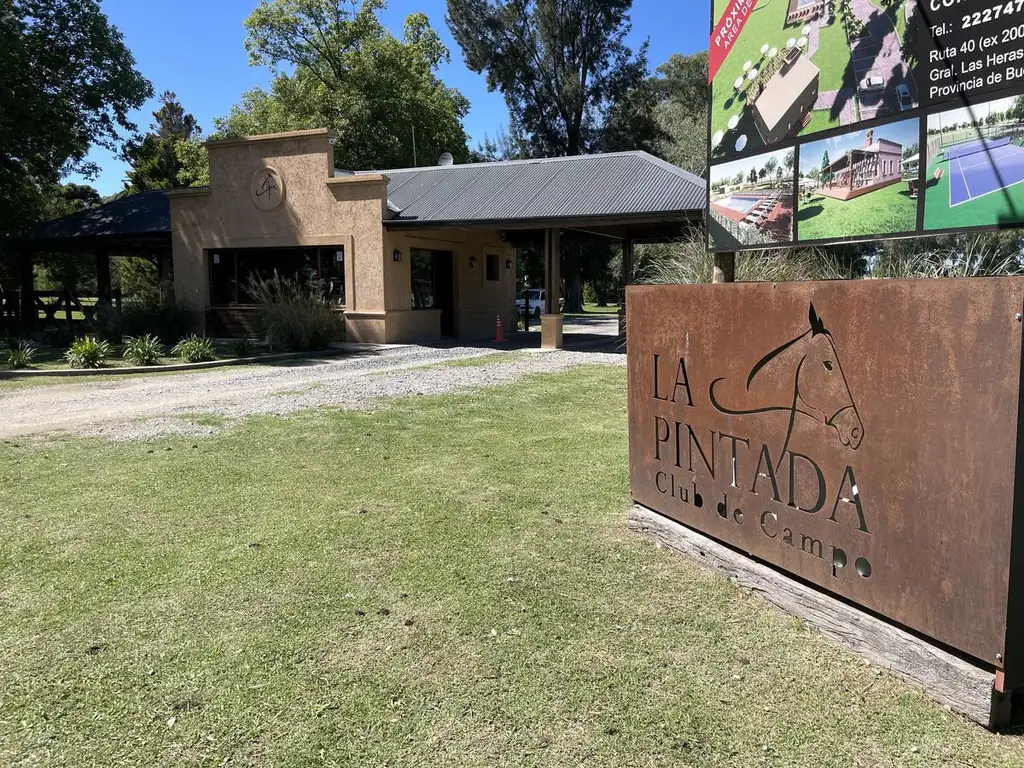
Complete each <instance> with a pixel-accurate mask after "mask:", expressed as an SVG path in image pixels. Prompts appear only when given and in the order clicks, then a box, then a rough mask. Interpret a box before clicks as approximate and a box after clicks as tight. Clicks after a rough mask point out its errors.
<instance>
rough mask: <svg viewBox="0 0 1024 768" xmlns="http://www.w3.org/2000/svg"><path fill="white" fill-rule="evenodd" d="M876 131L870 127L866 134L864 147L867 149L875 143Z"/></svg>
mask: <svg viewBox="0 0 1024 768" xmlns="http://www.w3.org/2000/svg"><path fill="white" fill-rule="evenodd" d="M874 139H875V132H874V130H872V129H870V128H869V129H868V131H867V133H865V134H864V148H865V149H867V148H868V147H870V146H871V145H872V144H873V143H874Z"/></svg>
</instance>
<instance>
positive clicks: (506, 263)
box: [505, 259, 512, 269]
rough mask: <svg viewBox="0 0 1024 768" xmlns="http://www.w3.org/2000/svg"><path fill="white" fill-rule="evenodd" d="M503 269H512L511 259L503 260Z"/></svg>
mask: <svg viewBox="0 0 1024 768" xmlns="http://www.w3.org/2000/svg"><path fill="white" fill-rule="evenodd" d="M505 269H512V259H505Z"/></svg>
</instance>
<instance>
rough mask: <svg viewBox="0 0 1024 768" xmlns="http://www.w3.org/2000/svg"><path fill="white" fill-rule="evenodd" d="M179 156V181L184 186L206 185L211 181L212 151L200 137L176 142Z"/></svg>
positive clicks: (175, 152)
mask: <svg viewBox="0 0 1024 768" xmlns="http://www.w3.org/2000/svg"><path fill="white" fill-rule="evenodd" d="M174 154H175V156H176V157H177V158H178V181H179V182H180V184H181V186H183V187H204V186H207V185H208V184H209V183H210V153H209V151H207V149H206V145H205V144H203V143H202V142H201V141H200V140H199V137H198V136H196V137H193V138H191V139H188V140H179V141H176V142H175V143H174Z"/></svg>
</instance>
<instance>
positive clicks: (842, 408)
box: [709, 304, 864, 460]
mask: <svg viewBox="0 0 1024 768" xmlns="http://www.w3.org/2000/svg"><path fill="white" fill-rule="evenodd" d="M807 320H808V323H809V326H810V327H809V328H808V330H806V331H804V332H803V333H801V334H800V335H799V336H796V337H795V338H793V339H790V340H789V341H787V342H786V343H785V344H782V345H780V346H778V347H776V348H775V349H773V350H772V351H771V352H769V353H768V354H766V355H765V356H764V357H762V358H761V359H760V360H758V361H757V362H756V363H755V364H754V365H753V366H752V367H751V369H750V372H749V374H748V375H747V381H746V392H747V393H751V388H752V387H755V385H758V384H762V383H763V382H766V380H769V379H770V381H771V382H774V385H767V384H762V386H761V387H759V388H758V397H757V403H756V404H755V403H751V404H750V407H747V408H742V407H740V408H727V407H725V406H723V405H722V404H721V403H720V402H719V401H718V399H717V398H716V395H715V388H716V386H717V385H718V384H719V383H720V382H722V381H724V377H722V378H718V379H715V380H714V381H713V382H711V387H710V390H709V394H710V396H711V403H712V405H714V407H715V408H717V409H718V410H719V411H720V412H722V413H726V414H731V415H744V414H753V413H767V412H770V411H785V412H788V413H789V429H788V431H787V433H786V440H785V443H784V444H783V449H782V454H784V453H785V451H786V448H787V447H788V445H789V439H790V437H791V436H792V434H793V425H794V422H795V420H796V416H797V414H802V415H803V416H806V417H809V418H812V419H814V420H815V421H817V422H818V423H819V424H821V425H822V426H825V427H831V428H832V429H834V430H835V431H836V433H837V434H838V436H839V441H840V442H841V443H842V444H843V445H844V446H846V447H847V448H849V449H851V450H854V451H855V450H857V448H859V447H860V444H861V441H862V440H863V439H864V425H863V423H862V422H861V420H860V414H859V413H858V411H857V405H856V403H855V402H854V399H853V395H852V394H851V393H850V387H849V385H848V384H847V381H846V375H845V374H844V373H843V366H842V364H841V363H840V361H839V353H838V351H837V350H836V345H835V342H834V341H833V339H832V334H831V333H830V332H829V330H828V328H826V327H825V323H824V321H823V320H822V319H821V317H819V315H818V313H817V311H816V310H815V309H814V304H811V305H810V307H809V309H808V312H807ZM769 373H771V374H772V375H771V376H769V375H768V374H769ZM780 460H781V455H780Z"/></svg>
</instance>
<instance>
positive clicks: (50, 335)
mask: <svg viewBox="0 0 1024 768" xmlns="http://www.w3.org/2000/svg"><path fill="white" fill-rule="evenodd" d="M39 339H40V341H42V343H43V346H44V347H58V348H60V347H68V346H70V345H71V342H73V341H74V340H75V334H74V331H72V330H71V329H70V328H68V327H67V326H65V325H60V326H58V327H56V328H45V329H44V330H43V331H42V332H41V333H40V334H39Z"/></svg>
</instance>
